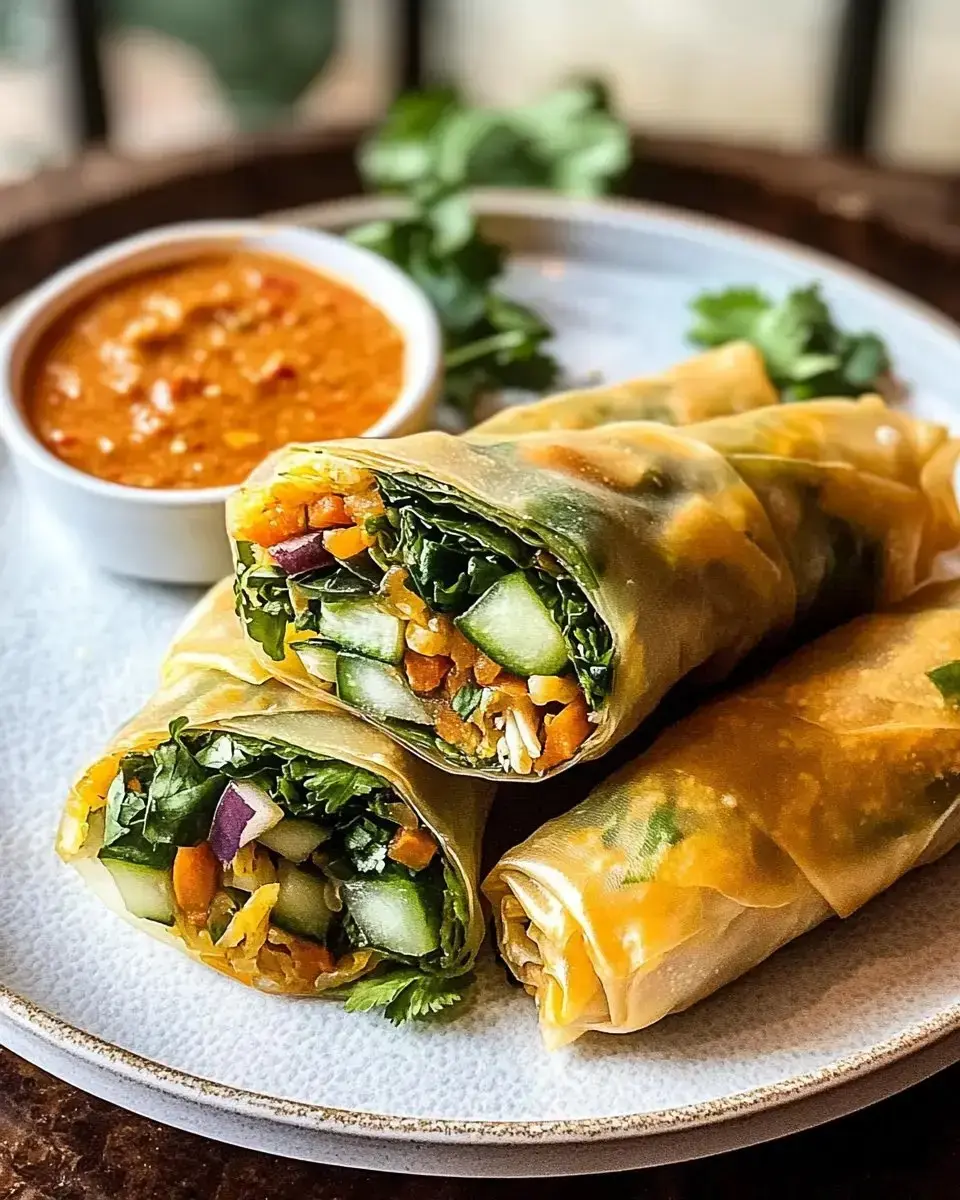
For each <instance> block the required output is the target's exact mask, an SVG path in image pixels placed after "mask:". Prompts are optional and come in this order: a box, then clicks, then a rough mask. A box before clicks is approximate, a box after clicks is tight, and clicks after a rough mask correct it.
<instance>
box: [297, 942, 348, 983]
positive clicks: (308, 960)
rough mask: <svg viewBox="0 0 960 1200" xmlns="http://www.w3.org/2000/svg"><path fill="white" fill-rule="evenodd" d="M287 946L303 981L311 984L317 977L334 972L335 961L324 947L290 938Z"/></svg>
mask: <svg viewBox="0 0 960 1200" xmlns="http://www.w3.org/2000/svg"><path fill="white" fill-rule="evenodd" d="M288 946H289V949H290V957H291V958H292V959H293V965H294V966H295V967H296V968H297V974H298V975H300V976H301V977H302V978H303V979H307V980H309V981H310V982H312V981H313V980H314V979H316V977H317V976H318V975H326V974H329V972H330V971H334V970H336V966H337V960H336V959H335V958H334V957H333V955H332V954H331V953H330V951H329V950H328V949H327V948H326V946H318V945H317V944H316V942H308V941H307V940H306V939H305V938H291V939H290V941H289V943H288Z"/></svg>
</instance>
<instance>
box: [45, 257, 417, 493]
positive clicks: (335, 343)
mask: <svg viewBox="0 0 960 1200" xmlns="http://www.w3.org/2000/svg"><path fill="white" fill-rule="evenodd" d="M403 356H404V347H403V340H402V338H401V336H400V333H399V331H398V330H397V329H396V328H395V327H394V326H393V325H392V324H391V323H390V322H389V321H388V319H387V318H386V317H385V316H384V314H383V313H382V312H380V310H379V309H377V308H375V307H374V306H373V305H372V304H371V303H370V302H369V301H368V300H366V299H364V297H363V296H360V295H359V294H358V293H356V292H354V291H352V290H351V289H350V288H348V287H345V286H343V285H342V284H340V283H337V282H336V281H334V280H332V279H328V278H326V277H325V276H323V275H320V274H318V273H316V272H314V271H312V270H310V269H309V268H307V267H303V266H300V265H299V264H297V263H294V262H292V261H290V260H288V259H283V258H278V257H274V256H271V255H266V254H260V253H256V252H252V251H250V252H248V251H239V250H238V251H235V252H227V253H217V254H209V255H204V256H201V257H197V258H194V259H190V260H188V261H186V262H182V263H178V264H176V265H174V266H171V267H169V268H165V269H163V270H158V271H152V272H149V273H144V274H138V275H134V276H131V277H130V278H127V279H124V280H122V281H120V282H118V283H116V284H113V285H111V286H110V287H107V288H104V289H103V290H102V291H100V292H97V293H95V294H94V295H92V296H90V297H88V298H86V299H85V300H84V301H83V302H82V303H80V304H79V305H77V306H76V307H75V308H74V309H72V310H71V311H69V312H67V313H66V314H64V316H62V317H61V318H60V319H59V320H58V321H57V322H56V323H55V324H54V325H53V327H52V328H51V329H50V330H49V331H48V332H47V333H46V335H45V337H44V338H43V339H42V342H41V344H40V345H39V347H38V348H37V351H36V353H35V354H34V356H33V359H32V361H31V363H30V365H29V367H28V372H27V380H26V387H27V390H26V409H27V414H28V417H29V419H30V421H31V424H32V425H33V428H34V430H35V431H36V433H37V435H38V436H39V438H40V440H41V441H42V442H43V444H44V445H45V446H46V447H47V448H48V449H49V450H51V451H52V452H53V453H54V454H56V455H57V457H58V458H61V459H63V461H64V462H66V463H69V464H70V465H71V466H73V467H77V468H79V470H81V471H86V472H87V473H88V474H90V475H97V476H99V477H100V478H101V479H108V480H112V481H113V482H115V483H123V484H128V485H130V486H133V487H142V488H199V487H216V486H220V485H223V484H233V483H239V482H240V481H241V480H242V479H244V478H245V476H246V475H247V474H248V473H249V472H250V470H251V469H252V468H253V467H254V466H256V464H257V463H258V462H259V461H260V459H262V458H263V457H264V455H265V454H268V453H269V452H270V451H271V450H274V449H276V448H277V447H278V446H282V445H284V443H286V442H290V441H314V440H318V439H324V438H335V437H349V436H352V435H355V434H360V433H363V431H364V430H366V429H369V427H370V426H371V425H372V424H373V423H374V422H375V421H377V420H378V419H379V418H380V417H381V416H382V415H383V413H384V412H385V411H386V410H387V409H388V408H389V407H390V405H391V404H392V402H393V401H394V400H395V399H396V397H397V394H398V393H399V391H400V387H401V382H402V376H403Z"/></svg>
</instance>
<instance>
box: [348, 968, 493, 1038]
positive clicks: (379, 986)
mask: <svg viewBox="0 0 960 1200" xmlns="http://www.w3.org/2000/svg"><path fill="white" fill-rule="evenodd" d="M471 982H472V980H471V978H470V976H468V975H459V976H456V977H450V976H448V975H444V974H428V973H425V972H423V971H420V970H418V969H417V968H416V967H399V968H395V969H393V970H390V971H388V972H387V973H386V974H382V975H371V976H368V977H367V978H366V979H358V980H357V982H356V983H354V984H351V986H350V991H349V992H348V993H347V994H346V996H347V999H346V1004H345V1005H344V1008H345V1009H346V1010H347V1012H371V1011H372V1010H373V1009H376V1008H382V1009H383V1015H384V1016H385V1017H386V1018H387V1019H388V1020H390V1021H392V1022H393V1024H394V1025H402V1024H403V1023H404V1022H405V1021H426V1020H429V1019H430V1018H431V1017H435V1016H436V1015H437V1014H438V1013H440V1012H442V1011H443V1010H444V1009H445V1008H451V1007H452V1006H453V1005H455V1004H460V1003H461V1002H462V1001H463V998H464V995H465V993H466V990H467V988H468V987H469V985H470V983H471Z"/></svg>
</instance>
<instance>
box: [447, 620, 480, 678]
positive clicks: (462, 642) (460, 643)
mask: <svg viewBox="0 0 960 1200" xmlns="http://www.w3.org/2000/svg"><path fill="white" fill-rule="evenodd" d="M479 653H480V651H479V650H478V649H477V648H476V646H475V645H474V644H473V642H469V641H467V639H466V638H465V637H464V636H463V634H462V633H461V632H460V630H459V629H457V628H456V626H454V627H453V628H452V629H451V633H450V648H449V650H447V654H449V655H450V657H451V658H452V659H453V661H454V663H456V666H457V670H458V671H465V670H466V669H467V668H468V667H472V666H473V664H474V663H475V662H476V661H477V655H478V654H479Z"/></svg>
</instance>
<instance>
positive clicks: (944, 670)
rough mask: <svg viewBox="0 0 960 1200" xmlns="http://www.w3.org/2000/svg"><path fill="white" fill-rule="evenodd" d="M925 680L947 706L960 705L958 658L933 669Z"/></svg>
mask: <svg viewBox="0 0 960 1200" xmlns="http://www.w3.org/2000/svg"><path fill="white" fill-rule="evenodd" d="M927 678H928V679H929V680H930V682H931V683H932V684H933V685H934V687H935V688H936V689H937V691H938V692H939V693H940V695H941V696H942V697H943V698H944V700H946V701H947V703H948V704H957V703H960V658H957V659H954V660H953V661H952V662H948V663H944V664H943V665H942V666H940V667H934V668H933V670H932V671H928V672H927Z"/></svg>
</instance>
